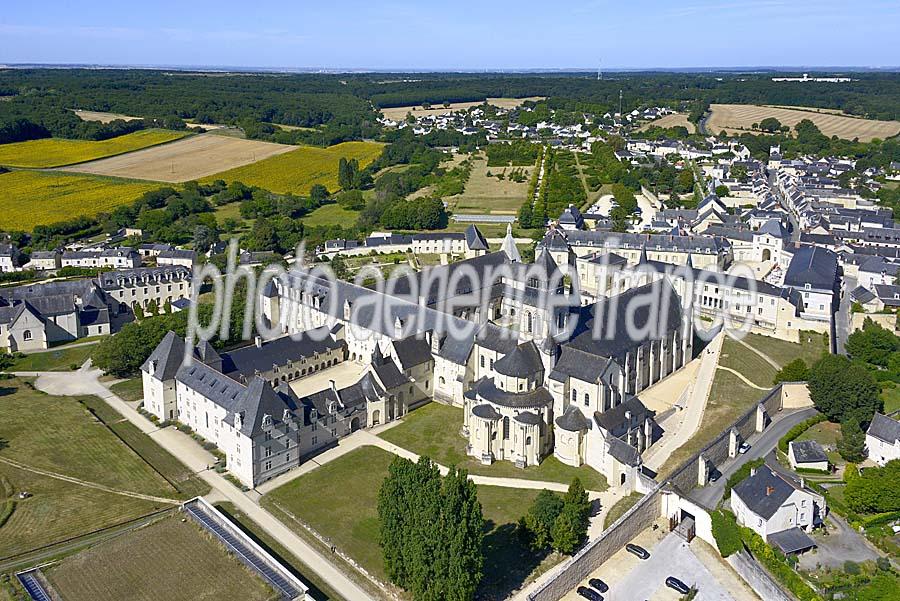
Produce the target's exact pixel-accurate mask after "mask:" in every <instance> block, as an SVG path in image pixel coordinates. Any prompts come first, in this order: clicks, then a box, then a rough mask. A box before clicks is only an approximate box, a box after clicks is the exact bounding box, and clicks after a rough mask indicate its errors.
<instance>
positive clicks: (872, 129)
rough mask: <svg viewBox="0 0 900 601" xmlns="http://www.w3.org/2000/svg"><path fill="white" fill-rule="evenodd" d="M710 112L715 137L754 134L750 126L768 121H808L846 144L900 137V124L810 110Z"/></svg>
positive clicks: (735, 107) (729, 108)
mask: <svg viewBox="0 0 900 601" xmlns="http://www.w3.org/2000/svg"><path fill="white" fill-rule="evenodd" d="M710 111H711V113H710V116H709V118H708V119H707V121H706V129H707V131H709V132H710V133H714V134H718V133H719V132H720V131H722V130H723V129H724V130H725V131H726V132H728V133H729V134H735V133H737V134H740V133H743V132H751V133H755V132H754V130H752V129H751V126H752V125H753V124H754V123H759V122H760V121H762V120H763V119H765V118H766V117H775V118H776V119H778V120H779V121H780V122H781V124H782V125H787V126H789V127H792V128H793V127H794V125H796V124H797V123H799V122H800V121H802V120H803V119H809V120H810V121H812V122H813V123H815V124H816V127H818V128H819V129H820V130H822V133H823V134H825V135H826V136H829V137H831V136H837V137H839V138H844V139H847V140H852V139H853V138H859V140H860V142H869V141H871V140H872V139H873V138H880V139H882V140H883V139H885V138H890V137H891V136H895V135H897V134H898V133H900V121H877V120H874V119H861V118H858V117H847V116H845V115H835V114H831V113H817V112H813V111H811V110H802V109H786V108H778V107H769V106H757V105H753V104H712V105H710Z"/></svg>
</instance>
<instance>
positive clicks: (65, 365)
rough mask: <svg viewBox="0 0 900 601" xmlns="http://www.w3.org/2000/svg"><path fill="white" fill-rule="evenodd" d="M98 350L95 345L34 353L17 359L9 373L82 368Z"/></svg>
mask: <svg viewBox="0 0 900 601" xmlns="http://www.w3.org/2000/svg"><path fill="white" fill-rule="evenodd" d="M95 348H96V345H94V344H88V345H85V346H76V347H74V348H70V347H59V348H56V349H53V350H48V351H44V352H42V353H32V354H30V355H25V356H24V357H22V358H20V359H16V360H15V362H14V363H13V366H12V367H11V368H10V370H9V371H69V370H70V369H72V366H73V365H74V366H75V369H78V368H79V367H81V365H82V363H84V362H85V361H87V360H88V358H89V357H90V356H91V353H92V352H93V351H94V349H95Z"/></svg>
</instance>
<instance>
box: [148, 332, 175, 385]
mask: <svg viewBox="0 0 900 601" xmlns="http://www.w3.org/2000/svg"><path fill="white" fill-rule="evenodd" d="M154 361H155V362H156V369H155V370H154V371H153V372H152V373H150V366H151V365H152V362H154ZM183 361H184V338H182V337H181V336H179V335H177V334H176V333H175V332H173V331H172V330H169V331H168V332H166V335H165V336H163V339H162V341H160V343H159V344H158V345H157V346H156V348H155V349H153V352H152V353H150V356H149V357H147V360H146V361H144V364H143V365H142V366H141V370H143V371H145V372H148V373H150V375H152V376H153V377H154V378H156V379H157V380H171V379H172V378H174V377H175V374H176V373H178V369H179V368H180V367H181V364H182V362H183Z"/></svg>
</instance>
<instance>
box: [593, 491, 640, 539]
mask: <svg viewBox="0 0 900 601" xmlns="http://www.w3.org/2000/svg"><path fill="white" fill-rule="evenodd" d="M643 496H644V495H642V494H641V493H639V492H633V493H631V494H630V495H628V496H627V497H622V498H621V499H619V500H618V501H616V503H615V504H614V505H613V506H612V507H610V508H609V513H607V514H606V517H605V518H604V519H603V529H604V530H605V529H606V528H609V527H610V526H612V525H613V524H614V523H615V521H616V520H618V519H619V518H620V517H622V516H623V515H625V512H626V511H628V510H629V509H631V508H632V507H634V504H635V503H637V502H638V501H640V500H641V499H642V498H643Z"/></svg>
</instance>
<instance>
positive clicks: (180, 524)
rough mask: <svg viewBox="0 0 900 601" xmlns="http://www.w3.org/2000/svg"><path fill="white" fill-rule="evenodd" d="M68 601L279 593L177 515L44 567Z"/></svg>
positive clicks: (170, 600)
mask: <svg viewBox="0 0 900 601" xmlns="http://www.w3.org/2000/svg"><path fill="white" fill-rule="evenodd" d="M43 572H44V575H45V576H46V577H47V579H48V580H49V581H50V584H51V585H52V586H53V588H55V589H56V591H57V592H58V593H59V594H60V596H61V597H62V598H63V599H65V600H66V601H107V600H108V601H118V600H119V599H131V600H133V601H145V600H146V601H153V600H156V599H160V598H165V600H166V601H189V600H190V601H204V600H207V601H213V600H222V601H228V600H231V601H266V600H269V599H273V598H276V597H275V591H274V590H272V588H271V587H269V585H268V584H266V583H265V581H263V579H262V578H260V577H259V576H258V575H257V574H256V573H255V572H252V571H251V570H250V569H249V568H247V567H246V566H244V564H242V563H241V562H240V561H239V560H238V559H237V558H236V557H235V556H233V555H232V554H231V553H230V552H228V551H227V550H226V548H225V547H224V545H222V544H221V543H220V542H219V541H218V540H217V539H214V538H213V537H212V536H211V535H210V534H208V533H207V532H206V531H204V530H203V529H201V527H200V526H198V525H197V524H195V523H194V522H192V521H182V520H181V519H180V518H179V517H177V516H172V517H168V518H164V519H162V520H160V521H158V522H155V523H153V524H151V525H149V526H146V527H144V528H140V529H137V530H134V531H132V532H129V533H128V534H125V535H122V536H119V537H116V538H113V539H111V540H108V541H105V542H103V543H100V544H98V545H96V546H94V547H92V548H90V549H87V550H86V551H82V552H81V553H78V554H77V555H73V556H71V557H67V558H65V559H63V560H62V561H61V562H60V563H58V564H56V565H54V566H51V567H49V568H45V569H44V570H43Z"/></svg>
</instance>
